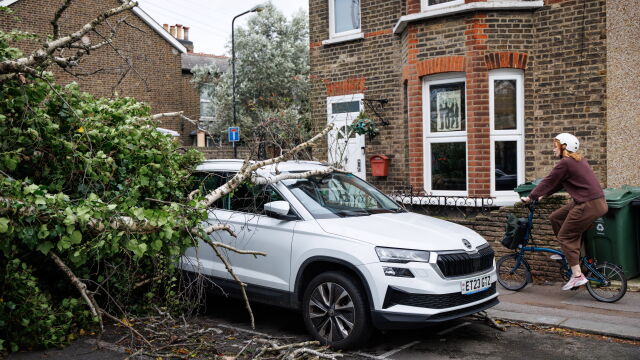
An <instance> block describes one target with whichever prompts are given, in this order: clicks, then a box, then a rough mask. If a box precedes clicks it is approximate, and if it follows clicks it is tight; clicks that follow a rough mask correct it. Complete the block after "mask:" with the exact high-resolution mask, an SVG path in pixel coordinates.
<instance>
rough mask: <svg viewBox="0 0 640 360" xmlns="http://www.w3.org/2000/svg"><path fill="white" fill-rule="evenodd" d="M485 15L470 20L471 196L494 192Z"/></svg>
mask: <svg viewBox="0 0 640 360" xmlns="http://www.w3.org/2000/svg"><path fill="white" fill-rule="evenodd" d="M485 18H486V15H485V14H475V15H473V17H471V18H470V19H468V20H466V25H467V29H466V31H465V36H466V41H465V57H466V64H465V68H466V72H467V165H468V166H467V171H468V174H467V178H468V184H467V189H468V191H469V196H470V197H475V196H489V195H490V193H491V184H490V182H491V177H490V175H491V172H490V171H491V165H490V164H491V159H490V156H491V153H490V145H491V142H490V140H489V139H490V138H489V136H490V128H489V84H488V81H489V74H488V72H487V66H486V61H485V53H486V51H487V45H486V39H487V37H488V36H487V35H486V34H485V33H484V29H485V28H486V27H487V24H486V22H485Z"/></svg>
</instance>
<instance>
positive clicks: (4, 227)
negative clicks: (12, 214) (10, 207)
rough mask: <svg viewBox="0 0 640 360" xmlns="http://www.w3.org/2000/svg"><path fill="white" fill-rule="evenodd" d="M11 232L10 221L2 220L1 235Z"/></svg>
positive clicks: (0, 223) (0, 220)
mask: <svg viewBox="0 0 640 360" xmlns="http://www.w3.org/2000/svg"><path fill="white" fill-rule="evenodd" d="M7 231H9V219H7V218H0V234H2V233H6V232H7Z"/></svg>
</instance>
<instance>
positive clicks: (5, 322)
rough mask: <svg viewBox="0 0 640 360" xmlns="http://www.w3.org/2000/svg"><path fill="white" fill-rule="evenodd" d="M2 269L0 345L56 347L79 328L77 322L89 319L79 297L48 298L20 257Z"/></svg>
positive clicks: (67, 339)
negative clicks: (6, 341) (6, 340)
mask: <svg viewBox="0 0 640 360" xmlns="http://www.w3.org/2000/svg"><path fill="white" fill-rule="evenodd" d="M2 270H3V271H4V274H6V275H5V276H3V278H1V279H0V289H1V290H2V294H3V295H2V297H1V298H0V334H2V335H1V338H0V348H1V347H2V346H5V347H6V348H7V349H10V350H11V351H17V350H18V348H19V347H26V348H32V347H37V346H40V345H43V346H45V347H51V346H60V345H62V344H64V343H66V342H67V341H69V340H72V339H73V338H74V336H75V335H74V334H75V333H77V332H79V331H80V330H82V329H80V328H78V325H79V324H86V323H88V322H89V321H90V319H91V313H90V312H89V309H88V308H87V307H86V305H85V304H84V303H82V300H78V299H76V298H62V299H60V300H59V301H55V302H54V301H52V299H51V297H50V296H49V295H48V294H45V293H43V292H42V290H41V289H40V286H39V285H38V279H37V278H36V277H35V276H34V275H33V269H32V268H31V267H28V266H27V264H25V263H24V262H22V261H21V260H19V259H12V260H10V261H9V262H7V263H6V265H5V267H4V269H2ZM7 335H9V336H7ZM4 339H8V343H6V344H4V342H5V340H4ZM18 344H20V345H18Z"/></svg>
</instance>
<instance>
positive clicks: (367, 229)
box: [317, 212, 486, 250]
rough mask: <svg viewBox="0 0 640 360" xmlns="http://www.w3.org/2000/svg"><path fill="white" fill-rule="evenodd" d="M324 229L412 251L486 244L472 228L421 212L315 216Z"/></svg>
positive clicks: (328, 231) (378, 244)
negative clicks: (466, 243) (329, 217)
mask: <svg viewBox="0 0 640 360" xmlns="http://www.w3.org/2000/svg"><path fill="white" fill-rule="evenodd" d="M317 221H318V224H320V226H321V227H322V229H323V230H324V231H326V232H327V233H330V234H334V235H340V236H345V237H348V238H352V239H356V240H360V241H364V242H368V243H370V244H372V245H374V246H384V247H395V248H405V249H416V250H468V249H466V248H465V245H464V243H463V240H462V239H467V240H468V241H469V242H470V243H471V246H472V248H474V249H475V248H476V247H478V246H480V245H483V244H486V240H485V239H484V238H483V237H482V236H480V235H479V234H478V233H476V232H475V231H473V230H471V229H469V228H467V227H464V226H462V225H458V224H455V223H452V222H449V221H445V220H440V219H436V218H434V217H430V216H425V215H421V214H416V213H411V212H405V213H384V214H374V215H369V216H354V217H344V218H333V219H318V220H317Z"/></svg>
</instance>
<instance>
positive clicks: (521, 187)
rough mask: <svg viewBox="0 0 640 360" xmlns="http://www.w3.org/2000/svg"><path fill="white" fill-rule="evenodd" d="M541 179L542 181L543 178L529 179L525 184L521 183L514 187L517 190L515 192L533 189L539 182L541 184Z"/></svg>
mask: <svg viewBox="0 0 640 360" xmlns="http://www.w3.org/2000/svg"><path fill="white" fill-rule="evenodd" d="M541 181H542V178H540V179H535V180H533V181H527V182H526V183H524V184H520V185H518V186H516V187H515V188H514V189H513V191H515V192H523V191H528V190H533V189H534V188H535V187H536V186H538V184H540V182H541Z"/></svg>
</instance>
